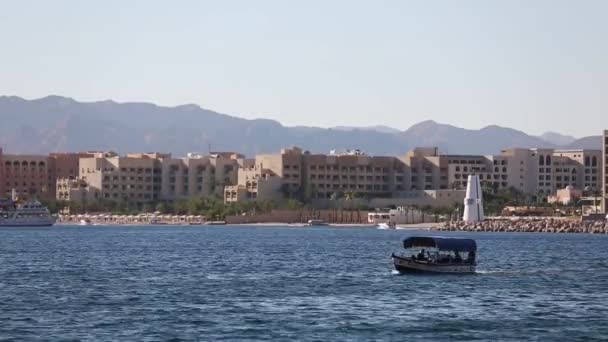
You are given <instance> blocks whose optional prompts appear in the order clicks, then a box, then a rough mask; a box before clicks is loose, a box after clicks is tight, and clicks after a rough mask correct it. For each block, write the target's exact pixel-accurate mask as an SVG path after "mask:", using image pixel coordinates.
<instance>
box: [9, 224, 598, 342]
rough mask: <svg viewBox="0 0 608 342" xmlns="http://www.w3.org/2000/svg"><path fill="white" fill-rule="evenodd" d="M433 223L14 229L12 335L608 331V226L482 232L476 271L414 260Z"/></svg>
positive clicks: (422, 337)
mask: <svg viewBox="0 0 608 342" xmlns="http://www.w3.org/2000/svg"><path fill="white" fill-rule="evenodd" d="M425 234H428V232H426V231H404V230H397V231H394V230H393V231H390V230H375V229H369V228H331V227H319V228H289V227H243V226H239V227H231V226H224V227H167V226H165V227H150V226H146V227H101V226H90V227H62V226H55V227H52V228H43V229H42V228H21V229H19V228H1V229H0V340H6V341H11V340H12V341H67V340H73V341H77V340H82V341H125V340H137V341H191V340H199V341H261V340H263V341H270V340H273V341H372V340H373V341H448V340H450V341H522V340H535V341H593V340H608V236H603V235H576V234H572V235H557V234H553V235H551V234H534V233H532V234H516V233H441V234H442V235H449V236H465V237H469V238H475V239H476V240H477V243H478V261H479V263H480V264H479V267H478V273H477V274H475V275H400V274H397V273H395V272H394V271H393V269H392V264H391V261H390V255H391V252H393V251H399V249H400V243H401V240H402V239H403V238H405V237H407V236H411V235H425Z"/></svg>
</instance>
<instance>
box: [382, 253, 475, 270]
mask: <svg viewBox="0 0 608 342" xmlns="http://www.w3.org/2000/svg"><path fill="white" fill-rule="evenodd" d="M392 258H393V264H394V265H395V269H396V270H397V271H399V272H402V273H458V274H460V273H475V268H476V267H475V265H474V264H466V263H463V264H433V263H426V262H421V261H416V260H413V259H411V258H403V257H399V256H397V255H393V256H392Z"/></svg>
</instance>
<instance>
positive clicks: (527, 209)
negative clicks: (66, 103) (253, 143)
mask: <svg viewBox="0 0 608 342" xmlns="http://www.w3.org/2000/svg"><path fill="white" fill-rule="evenodd" d="M602 139H603V140H602V146H601V149H577V150H559V149H543V148H508V149H505V150H503V151H501V152H500V154H497V155H452V154H444V153H442V152H441V151H439V149H438V148H436V147H418V148H414V149H412V150H410V151H408V152H407V153H406V154H405V155H403V156H369V155H367V154H366V153H365V152H364V151H360V150H345V151H330V153H327V154H318V153H311V152H309V151H306V150H304V149H301V148H298V147H292V148H285V149H282V150H281V151H280V152H277V153H274V154H259V155H256V156H255V157H253V158H247V157H246V156H244V155H242V154H240V153H238V152H209V153H207V154H203V153H188V154H187V156H185V157H175V156H172V155H171V154H170V153H158V152H154V153H130V154H126V155H119V154H117V153H115V152H111V151H110V152H78V153H51V154H49V155H20V154H8V153H3V152H2V150H0V165H2V167H1V168H0V193H2V194H4V195H5V196H6V197H11V196H16V197H17V198H21V199H28V198H35V199H39V200H41V201H43V202H44V203H52V204H53V209H54V210H53V211H57V212H58V213H59V214H60V220H63V221H73V220H75V219H77V218H78V217H82V216H81V215H83V214H86V215H88V216H92V217H94V218H96V219H101V218H105V219H104V220H105V221H103V222H106V223H107V222H108V218H109V217H112V216H111V215H110V214H111V213H116V212H119V213H120V214H124V215H121V216H119V217H118V218H114V219H112V220H110V221H116V222H123V223H124V222H127V223H128V222H131V223H142V222H149V221H150V220H152V221H153V222H156V221H159V222H160V221H163V220H165V218H166V223H202V222H209V221H220V222H225V220H226V218H227V216H229V215H226V213H216V214H213V215H209V212H205V210H204V209H203V207H204V205H199V207H198V209H197V208H193V207H192V206H188V205H187V203H188V201H192V200H193V199H196V200H198V201H199V202H200V201H203V202H205V203H207V204H209V203H212V205H221V206H223V207H230V208H240V209H238V210H233V211H229V212H228V213H229V214H232V216H233V217H232V219H231V220H230V222H234V223H264V222H287V221H289V222H306V221H307V220H310V219H320V215H321V213H323V212H333V211H335V210H338V209H339V210H340V211H346V212H347V214H346V217H347V219H344V217H345V214H341V215H333V216H331V215H327V214H326V216H325V218H326V219H327V220H330V221H331V222H332V223H369V222H370V220H367V218H368V217H369V215H368V213H373V212H375V211H379V210H382V209H383V208H397V207H411V208H422V209H420V210H423V211H426V212H427V213H428V212H432V213H435V214H443V216H442V217H441V218H438V215H435V216H434V219H433V220H434V221H433V222H436V221H439V220H442V221H458V220H459V219H460V218H459V215H458V214H457V213H455V211H458V210H461V209H460V205H462V203H463V200H464V198H465V189H466V187H467V177H468V176H469V175H477V176H478V177H479V179H480V182H481V186H482V187H483V189H484V194H486V195H489V196H494V195H496V194H500V193H515V194H518V195H519V197H518V198H516V199H512V200H511V202H515V203H505V204H509V205H511V208H513V206H515V207H516V208H520V209H516V210H515V211H513V212H511V213H507V215H509V216H556V215H555V214H556V213H557V214H559V215H560V216H570V217H579V218H580V217H592V218H593V217H594V218H595V219H597V218H599V217H603V216H602V215H605V213H606V209H607V208H606V203H607V201H606V193H607V191H608V182H607V178H608V176H607V175H606V167H605V166H604V165H606V161H607V160H608V155H607V152H606V150H607V146H608V131H604V132H603V138H602ZM180 203H181V204H182V208H180V206H179V204H180ZM184 203H186V205H185V207H184V205H183V204H184ZM488 205H489V204H488ZM208 207H209V205H208ZM535 208H538V210H536V209H535ZM273 210H274V211H273ZM290 210H291V211H292V212H291V213H289V211H290ZM486 210H487V211H489V214H493V215H494V216H500V215H504V211H505V210H506V208H505V207H498V208H495V212H492V210H491V209H490V210H488V208H487V209H486ZM352 211H356V215H354V216H353V214H352V213H350V214H349V212H352ZM272 212H274V213H275V214H274V215H271V214H270V213H272ZM294 212H296V214H294ZM362 212H363V214H362ZM126 214H129V215H126ZM78 215H80V216H78ZM88 216H87V217H88ZM209 216H212V217H209ZM338 217H341V219H338ZM353 217H354V218H353ZM428 217H429V215H427V220H428ZM421 222H425V220H424V219H422V220H421ZM412 223H415V222H412ZM494 225H496V224H494ZM469 228H470V227H469ZM469 228H467V226H465V225H462V224H458V223H450V222H447V223H444V224H443V225H442V226H441V229H459V230H465V229H469ZM470 229H479V227H474V228H470Z"/></svg>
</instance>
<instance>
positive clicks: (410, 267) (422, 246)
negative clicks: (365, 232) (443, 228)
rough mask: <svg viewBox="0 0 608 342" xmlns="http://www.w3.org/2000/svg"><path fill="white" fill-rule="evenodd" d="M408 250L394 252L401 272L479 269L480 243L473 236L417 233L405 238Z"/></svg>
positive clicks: (396, 266) (460, 271)
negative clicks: (477, 258)
mask: <svg viewBox="0 0 608 342" xmlns="http://www.w3.org/2000/svg"><path fill="white" fill-rule="evenodd" d="M403 248H405V252H403V253H402V254H395V253H393V254H392V255H391V257H392V259H393V263H394V265H395V269H396V270H397V271H399V272H431V273H475V268H476V266H477V261H476V255H477V243H476V242H475V240H473V239H461V238H447V237H438V236H413V237H409V238H406V239H404V240H403Z"/></svg>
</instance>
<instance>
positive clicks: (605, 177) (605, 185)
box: [602, 130, 608, 213]
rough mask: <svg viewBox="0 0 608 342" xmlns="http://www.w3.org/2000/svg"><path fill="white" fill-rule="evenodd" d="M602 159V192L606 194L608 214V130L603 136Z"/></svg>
mask: <svg viewBox="0 0 608 342" xmlns="http://www.w3.org/2000/svg"><path fill="white" fill-rule="evenodd" d="M602 159H603V161H604V167H603V168H602V192H603V194H604V201H603V202H604V204H603V206H604V213H608V130H605V131H604V134H603V135H602Z"/></svg>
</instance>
